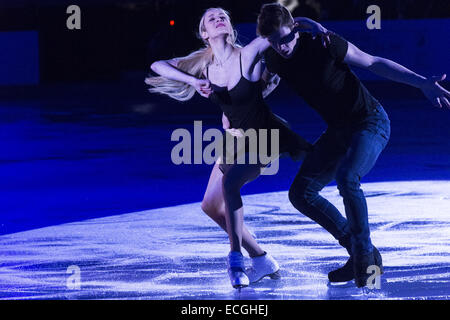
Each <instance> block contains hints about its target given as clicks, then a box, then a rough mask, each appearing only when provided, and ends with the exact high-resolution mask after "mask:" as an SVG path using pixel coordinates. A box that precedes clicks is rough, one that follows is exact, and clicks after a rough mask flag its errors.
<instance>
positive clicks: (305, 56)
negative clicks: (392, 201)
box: [257, 4, 450, 287]
mask: <svg viewBox="0 0 450 320" xmlns="http://www.w3.org/2000/svg"><path fill="white" fill-rule="evenodd" d="M257 33H258V35H259V36H261V37H263V38H266V39H267V40H268V41H269V42H270V45H271V48H269V49H268V50H267V51H266V52H265V61H266V66H267V68H268V70H269V71H270V72H271V73H273V74H278V75H279V76H280V77H281V79H283V80H284V81H286V82H287V83H288V84H289V86H290V87H291V88H292V89H293V90H294V91H295V92H296V93H297V94H298V95H299V96H301V97H302V98H303V99H304V100H305V101H306V103H307V104H309V105H310V106H311V107H312V108H313V109H315V110H316V111H317V112H318V113H319V114H320V115H321V116H322V118H323V119H324V120H325V122H326V123H327V125H328V128H327V130H326V131H325V133H323V135H322V136H321V137H320V138H319V139H318V140H317V141H316V142H315V144H314V149H313V151H312V152H311V153H310V154H309V155H308V156H307V157H306V158H305V160H304V162H303V164H302V166H301V168H300V170H299V172H298V174H297V176H296V177H295V179H294V181H293V183H292V186H291V188H290V190H289V199H290V201H291V202H292V204H293V205H294V207H295V208H297V209H298V210H299V211H300V212H302V213H303V214H305V215H306V216H308V217H309V218H311V219H313V220H314V221H316V222H317V223H319V224H320V225H321V226H322V227H324V228H325V229H326V230H327V231H329V232H330V233H331V234H332V235H333V236H334V237H335V238H336V239H337V240H338V241H339V243H340V244H341V245H342V246H343V247H345V248H346V249H347V251H348V252H349V254H350V259H349V260H348V261H347V263H346V264H345V266H343V267H341V268H339V269H337V270H334V271H331V272H330V273H329V274H328V277H329V280H330V281H331V282H342V281H350V280H352V279H355V283H356V285H357V286H358V287H363V286H366V285H367V279H368V277H369V274H368V273H367V269H368V267H369V266H371V265H377V266H378V267H379V268H380V271H381V272H382V260H381V255H380V253H379V252H378V250H377V249H376V248H375V247H374V246H373V245H372V243H371V240H370V231H369V222H368V211H367V204H366V199H365V197H364V193H363V191H362V190H361V188H360V180H361V178H362V177H364V176H365V175H366V174H367V173H368V172H369V171H370V170H371V169H372V167H373V166H374V164H375V162H376V160H377V158H378V156H379V155H380V153H381V151H382V150H383V149H384V148H385V146H386V144H387V143H388V140H389V136H390V121H389V118H388V116H387V114H386V113H385V111H384V109H383V107H382V106H381V105H380V103H379V102H378V101H377V100H376V99H375V98H374V97H373V96H372V95H371V94H370V93H369V91H368V90H367V89H366V88H365V87H364V85H363V84H362V83H361V81H360V80H359V79H358V78H357V77H356V76H355V74H354V73H352V71H351V70H350V68H349V65H352V66H357V67H361V68H364V69H367V70H370V71H372V72H373V73H375V74H377V75H379V76H382V77H385V78H387V79H390V80H393V81H397V82H402V83H406V84H409V85H411V86H414V87H417V88H419V89H421V90H422V91H423V93H424V94H425V96H426V97H427V98H428V99H429V100H430V101H431V102H432V103H433V105H435V106H437V107H440V108H442V107H447V108H449V109H450V103H449V101H448V99H449V98H450V93H449V92H448V91H446V90H445V89H443V88H442V87H441V86H440V85H439V84H438V81H442V80H444V79H445V75H443V76H441V77H431V78H425V77H423V76H420V75H418V74H416V73H414V72H412V71H410V70H408V69H406V68H405V67H403V66H401V65H399V64H397V63H395V62H393V61H390V60H388V59H384V58H381V57H376V56H372V55H370V54H367V53H365V52H363V51H361V50H360V49H358V48H357V47H356V46H355V45H353V44H351V43H350V42H348V41H346V40H344V39H343V38H341V37H340V36H338V35H336V34H333V33H330V35H329V43H328V45H327V46H326V47H324V46H323V45H322V43H321V39H320V38H317V39H313V38H312V37H311V35H310V34H306V33H300V32H298V31H297V29H296V28H295V27H294V20H293V18H292V16H291V14H290V12H289V11H288V10H287V9H286V8H285V7H283V6H281V5H279V4H266V5H264V6H263V7H262V8H261V12H260V14H259V16H258V26H257ZM333 180H336V183H337V187H338V189H339V193H340V195H341V196H342V197H343V201H344V206H345V214H346V217H347V219H345V218H344V217H343V216H342V214H341V213H340V212H339V211H338V210H337V209H336V207H334V206H333V205H332V204H331V203H330V202H328V201H327V200H326V199H324V198H323V197H321V196H320V195H319V191H321V190H322V189H323V188H324V187H325V186H326V185H327V184H329V183H330V182H332V181H333Z"/></svg>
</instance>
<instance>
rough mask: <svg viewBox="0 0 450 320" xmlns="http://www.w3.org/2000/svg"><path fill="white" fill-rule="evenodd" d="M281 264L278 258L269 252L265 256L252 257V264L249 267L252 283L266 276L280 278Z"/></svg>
mask: <svg viewBox="0 0 450 320" xmlns="http://www.w3.org/2000/svg"><path fill="white" fill-rule="evenodd" d="M279 270H280V266H279V265H278V263H277V262H276V260H275V259H274V258H273V257H272V256H271V255H270V254H268V253H266V254H265V255H263V256H259V257H255V258H252V266H251V267H250V268H248V269H247V276H248V278H249V280H250V283H255V282H258V281H260V280H261V279H262V278H264V277H270V278H271V279H279V278H280V273H279Z"/></svg>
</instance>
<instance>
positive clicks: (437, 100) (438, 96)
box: [420, 74, 450, 109]
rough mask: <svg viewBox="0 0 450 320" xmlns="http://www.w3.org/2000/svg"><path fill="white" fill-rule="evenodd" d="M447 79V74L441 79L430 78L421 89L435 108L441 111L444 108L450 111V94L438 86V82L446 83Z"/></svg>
mask: <svg viewBox="0 0 450 320" xmlns="http://www.w3.org/2000/svg"><path fill="white" fill-rule="evenodd" d="M446 77H447V75H445V74H444V75H442V76H440V77H436V76H435V77H430V78H428V79H427V80H426V81H425V82H424V84H423V85H422V86H421V87H420V89H422V92H423V94H424V95H425V96H426V97H427V98H428V100H430V101H431V103H432V104H433V106H435V107H437V108H441V109H442V107H443V106H444V107H446V108H447V109H450V103H449V99H450V92H449V91H447V90H445V89H444V88H442V87H441V86H440V85H439V84H438V82H440V81H444V80H445V78H446Z"/></svg>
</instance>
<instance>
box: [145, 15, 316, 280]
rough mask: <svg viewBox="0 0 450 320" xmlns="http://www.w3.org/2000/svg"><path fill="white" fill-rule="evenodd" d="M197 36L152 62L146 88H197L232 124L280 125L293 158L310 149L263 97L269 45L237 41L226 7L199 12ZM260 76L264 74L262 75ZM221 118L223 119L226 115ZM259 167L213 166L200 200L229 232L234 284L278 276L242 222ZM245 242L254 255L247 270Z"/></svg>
mask: <svg viewBox="0 0 450 320" xmlns="http://www.w3.org/2000/svg"><path fill="white" fill-rule="evenodd" d="M297 22H298V26H299V27H303V28H310V29H311V30H312V32H314V33H319V34H320V27H321V26H320V25H319V24H316V23H314V22H312V21H311V20H309V19H306V18H305V19H304V20H302V18H298V19H297ZM199 36H200V37H201V39H202V40H203V42H204V44H205V47H204V48H202V49H200V50H198V51H195V52H193V53H191V54H190V55H188V56H187V57H183V58H175V59H171V60H162V61H156V62H154V63H153V64H152V65H151V69H152V70H153V71H154V72H155V73H157V74H159V75H160V77H148V78H147V79H146V83H147V84H149V85H151V86H152V87H153V88H151V89H150V92H155V93H162V94H166V95H168V96H170V97H172V98H174V99H177V100H180V101H186V100H189V99H190V98H192V96H193V95H194V94H195V92H198V93H199V94H200V95H202V96H203V97H206V98H210V100H211V101H213V102H214V103H216V104H218V105H220V107H221V108H222V111H223V112H224V115H225V116H226V118H227V119H229V121H230V126H231V128H234V129H242V130H244V131H246V130H248V129H251V128H252V129H256V130H258V129H279V136H280V148H279V149H280V153H289V154H290V155H291V156H292V157H296V156H298V155H300V154H302V153H305V152H307V151H309V148H310V144H309V143H307V142H306V141H305V140H303V139H302V138H301V137H300V136H298V135H296V134H295V133H294V132H293V131H291V130H289V129H288V128H287V126H286V125H285V124H284V123H283V122H282V121H280V120H279V119H278V118H277V117H276V116H275V115H274V114H273V113H272V112H271V110H270V109H269V107H268V106H267V105H266V104H265V102H264V101H263V86H262V83H261V81H260V80H261V78H262V77H263V66H262V64H261V57H262V53H263V51H264V50H266V49H267V48H268V47H269V46H270V44H269V42H268V41H267V40H265V39H262V38H257V39H255V40H253V41H252V42H251V43H250V44H248V45H247V46H245V47H240V46H238V45H237V44H236V33H235V31H234V29H233V27H232V24H231V22H230V17H229V15H228V14H227V12H226V11H224V10H223V9H220V8H211V9H208V10H206V12H205V13H204V14H203V16H202V18H201V20H200V24H199ZM263 78H264V77H263ZM224 119H225V117H224ZM262 167H263V165H262V164H261V163H257V164H248V163H245V164H225V163H222V164H216V165H215V166H214V167H213V170H212V172H211V176H210V179H209V182H208V186H207V189H206V192H205V195H204V199H203V202H202V209H203V211H204V212H205V213H206V214H207V215H208V216H209V217H210V218H211V219H213V220H214V221H215V222H216V223H217V224H218V225H219V226H220V227H222V228H223V229H224V230H225V231H226V232H227V233H228V236H229V240H230V246H231V252H230V253H229V255H228V274H229V277H230V280H231V284H232V286H233V287H235V288H238V287H244V286H248V285H249V283H250V282H255V281H258V280H260V279H262V278H263V277H265V276H271V277H276V276H277V271H278V269H279V267H278V264H277V262H276V261H275V260H274V259H273V258H272V257H271V256H270V255H269V254H267V253H266V252H265V251H264V250H263V249H262V248H261V247H260V246H259V245H258V243H257V242H256V240H255V239H254V237H253V236H252V235H251V234H250V232H249V231H248V229H247V228H246V227H245V225H244V223H243V204H242V199H241V195H240V189H241V187H242V186H243V185H244V184H245V183H247V182H249V181H252V180H254V179H256V178H257V177H258V176H259V175H260V172H261V168H262ZM241 246H243V247H244V248H245V249H246V250H247V252H248V253H249V256H250V257H251V258H252V268H250V269H249V271H247V270H246V269H245V267H244V259H243V255H242V253H241Z"/></svg>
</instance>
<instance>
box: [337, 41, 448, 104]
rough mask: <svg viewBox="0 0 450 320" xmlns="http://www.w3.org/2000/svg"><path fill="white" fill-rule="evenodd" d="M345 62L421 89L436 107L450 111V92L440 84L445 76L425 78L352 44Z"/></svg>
mask: <svg viewBox="0 0 450 320" xmlns="http://www.w3.org/2000/svg"><path fill="white" fill-rule="evenodd" d="M344 62H345V63H348V64H350V65H353V66H356V67H360V68H363V69H366V70H369V71H371V72H373V73H374V74H376V75H378V76H380V77H384V78H387V79H389V80H393V81H396V82H401V83H405V84H408V85H410V86H413V87H416V88H419V89H421V90H422V92H423V93H424V95H425V96H426V97H427V98H428V99H429V100H430V101H431V102H432V103H433V105H434V106H436V107H439V108H442V106H443V105H444V106H445V107H447V108H449V109H450V103H449V100H448V99H449V98H450V92H449V91H447V90H445V89H444V88H442V87H441V86H440V85H439V84H438V82H439V81H442V80H444V79H445V77H446V75H445V74H444V75H443V76H441V77H430V78H425V77H424V76H421V75H419V74H417V73H415V72H413V71H411V70H409V69H407V68H405V67H404V66H402V65H400V64H398V63H396V62H394V61H391V60H389V59H385V58H381V57H377V56H372V55H370V54H368V53H366V52H363V51H362V50H360V49H359V48H357V47H356V46H355V45H353V44H352V43H350V42H349V43H348V50H347V54H346V56H345V58H344Z"/></svg>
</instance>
